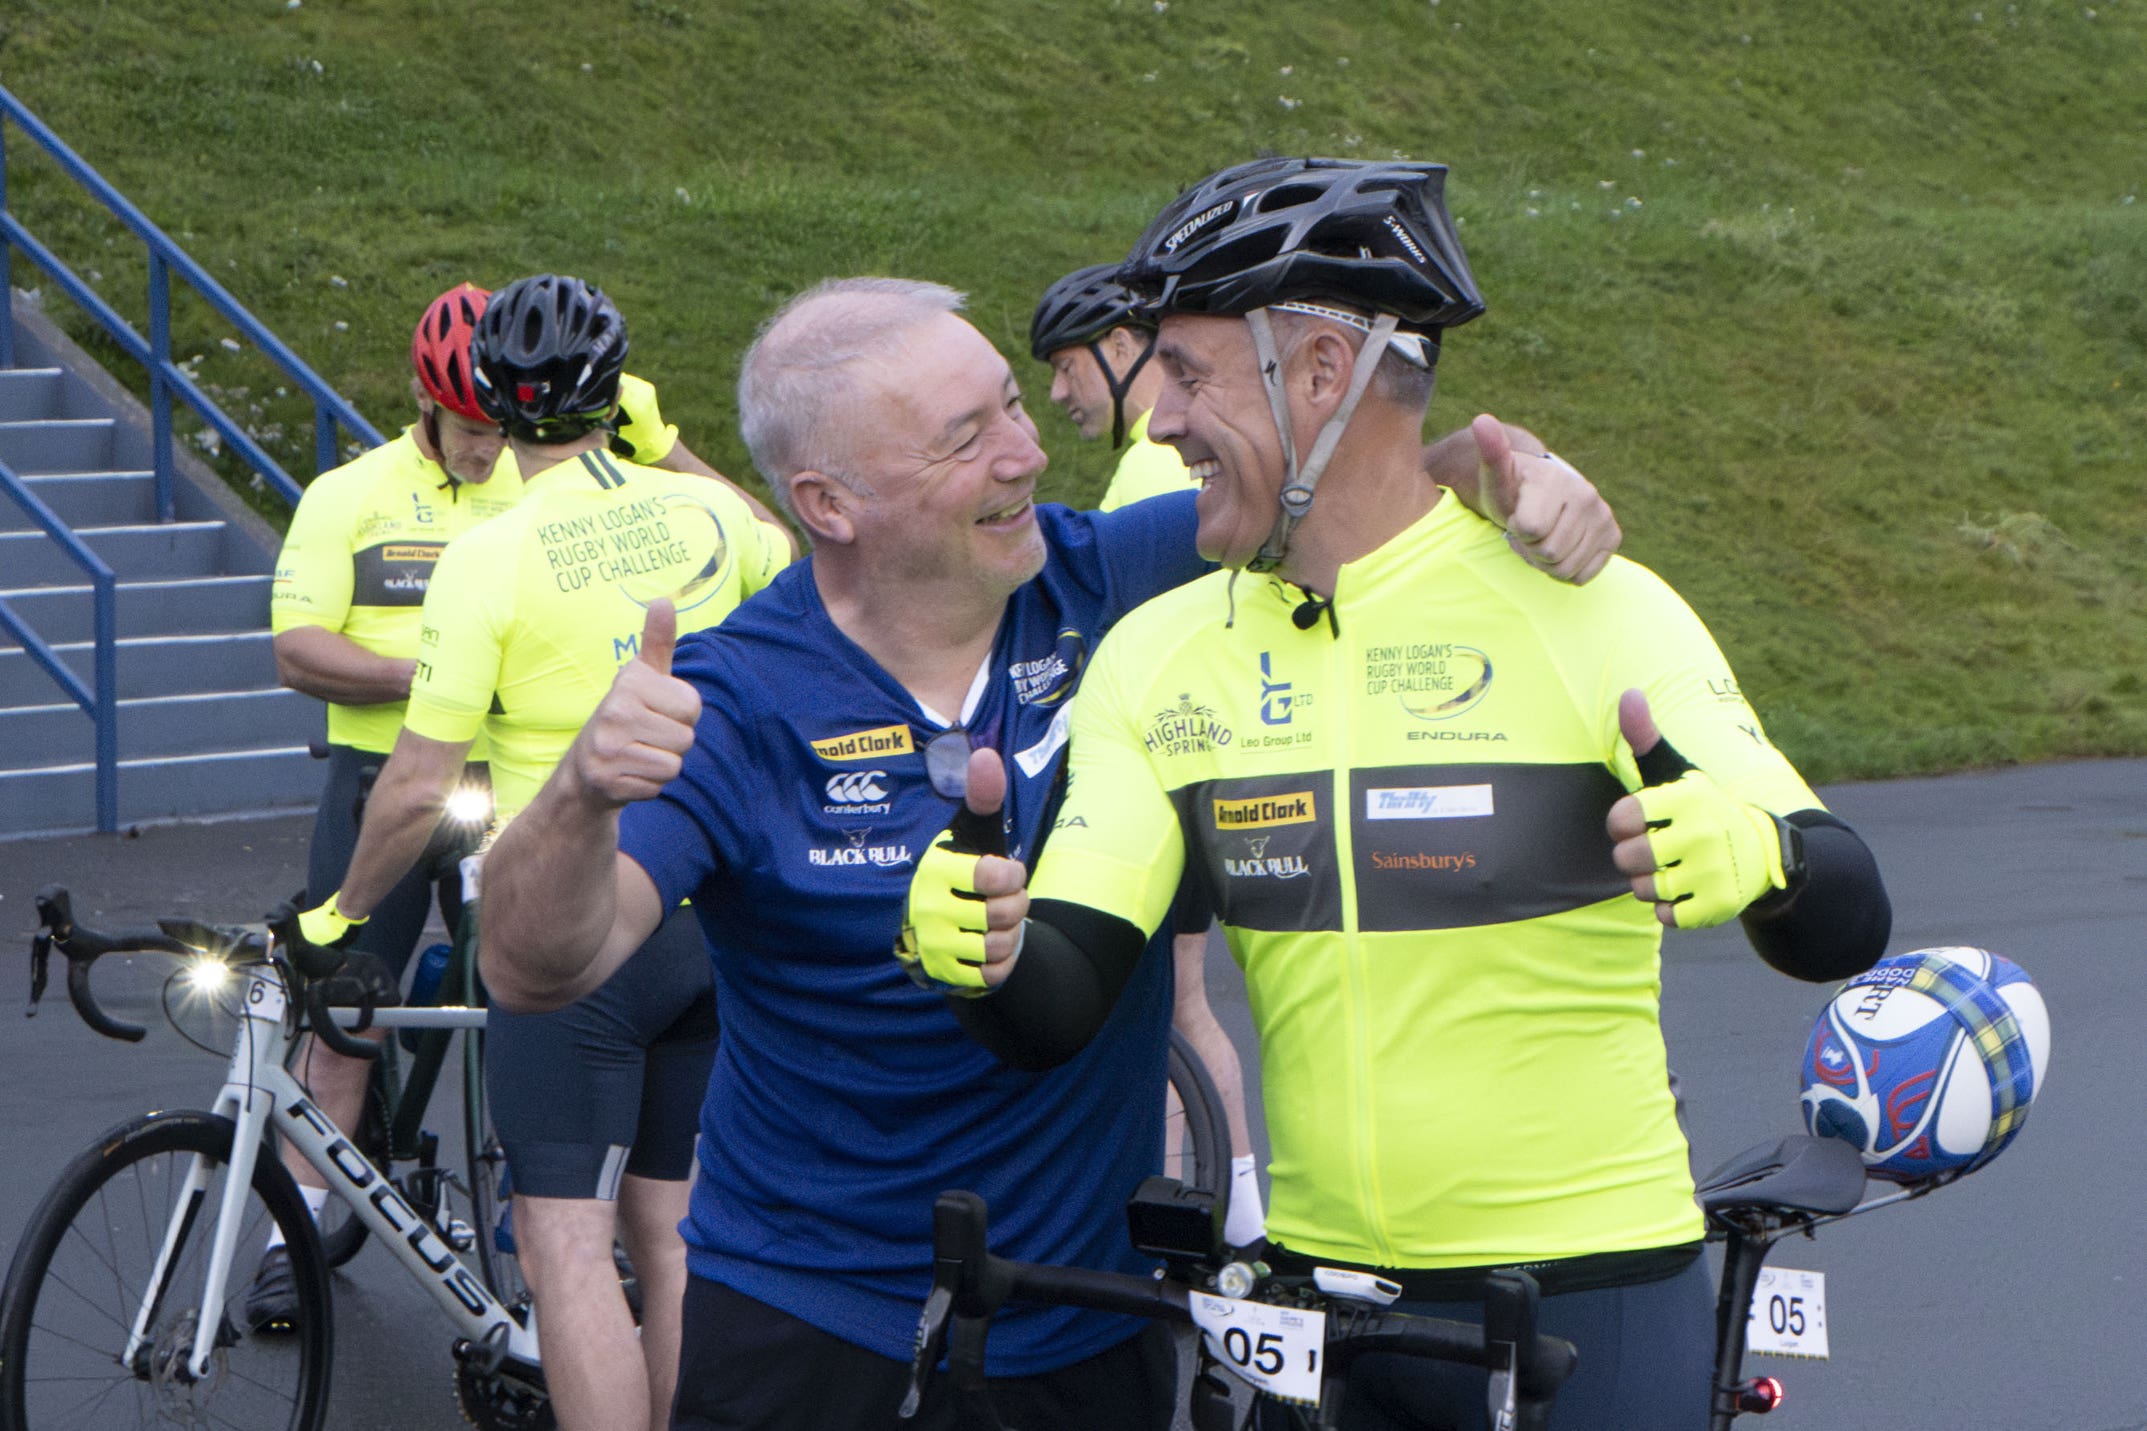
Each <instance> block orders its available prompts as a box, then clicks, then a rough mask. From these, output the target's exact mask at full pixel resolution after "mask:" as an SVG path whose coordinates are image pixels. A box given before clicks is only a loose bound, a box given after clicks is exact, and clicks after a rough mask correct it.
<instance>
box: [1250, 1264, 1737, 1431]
mask: <svg viewBox="0 0 2147 1431" xmlns="http://www.w3.org/2000/svg"><path fill="white" fill-rule="evenodd" d="M1539 1305H1540V1310H1539V1311H1538V1313H1537V1321H1536V1329H1537V1330H1538V1331H1539V1332H1543V1333H1545V1334H1547V1335H1549V1336H1554V1337H1564V1338H1565V1339H1566V1340H1567V1341H1570V1342H1572V1343H1573V1345H1574V1346H1575V1347H1576V1348H1577V1349H1578V1350H1579V1351H1580V1365H1579V1366H1578V1367H1577V1368H1576V1369H1575V1370H1574V1373H1573V1375H1572V1377H1571V1378H1569V1379H1568V1380H1567V1382H1566V1384H1565V1385H1564V1386H1563V1387H1561V1388H1560V1389H1559V1392H1558V1400H1557V1401H1556V1403H1554V1404H1553V1406H1552V1409H1551V1431H1707V1419H1708V1401H1709V1398H1710V1389H1711V1388H1712V1387H1713V1385H1714V1372H1715V1367H1714V1362H1715V1299H1714V1290H1713V1288H1712V1287H1710V1286H1709V1285H1708V1280H1707V1259H1706V1258H1705V1257H1695V1258H1693V1259H1692V1261H1691V1262H1690V1263H1688V1264H1687V1265H1686V1266H1685V1268H1684V1269H1683V1270H1682V1271H1679V1272H1677V1273H1674V1274H1673V1275H1671V1276H1668V1277H1665V1278H1662V1279H1661V1280H1660V1281H1655V1282H1640V1283H1632V1284H1628V1285H1625V1286H1620V1287H1602V1288H1596V1289H1593V1290H1589V1291H1584V1292H1565V1293H1561V1294H1560V1295H1557V1296H1545V1297H1544V1298H1543V1300H1542V1302H1541V1303H1540V1304H1539ZM1394 1310H1395V1311H1398V1312H1416V1313H1419V1314H1422V1315H1424V1316H1430V1317H1452V1318H1454V1319H1456V1320H1459V1321H1466V1322H1479V1323H1480V1322H1482V1320H1483V1303H1482V1302H1480V1301H1478V1302H1418V1301H1410V1300H1408V1299H1406V1298H1405V1299H1404V1300H1402V1301H1399V1302H1396V1303H1395V1304H1394ZM1487 1389H1488V1382H1487V1379H1486V1377H1485V1375H1484V1372H1483V1369H1482V1368H1480V1367H1472V1366H1457V1365H1454V1364H1451V1363H1447V1362H1431V1361H1425V1360H1423V1359H1421V1358H1419V1357H1405V1356H1392V1355H1385V1354H1381V1355H1373V1356H1366V1357H1363V1358H1361V1359H1360V1360H1359V1361H1358V1362H1357V1363H1356V1365H1355V1366H1354V1367H1353V1368H1352V1369H1351V1371H1350V1377H1349V1392H1348V1396H1347V1398H1346V1399H1345V1400H1344V1401H1343V1403H1342V1425H1343V1426H1344V1427H1345V1428H1348V1431H1483V1428H1485V1427H1486V1426H1488V1425H1489V1423H1490V1418H1489V1415H1488V1413H1487V1412H1486V1410H1485V1407H1484V1398H1485V1393H1486V1391H1487ZM1298 1415H1299V1413H1296V1412H1293V1411H1292V1410H1290V1409H1289V1408H1287V1407H1282V1406H1278V1405H1276V1404H1274V1403H1272V1402H1263V1403H1262V1404H1261V1412H1260V1420H1259V1427H1260V1431H1294V1428H1295V1427H1298V1426H1306V1425H1310V1424H1312V1423H1311V1422H1309V1421H1303V1420H1295V1419H1293V1417H1296V1416H1298Z"/></svg>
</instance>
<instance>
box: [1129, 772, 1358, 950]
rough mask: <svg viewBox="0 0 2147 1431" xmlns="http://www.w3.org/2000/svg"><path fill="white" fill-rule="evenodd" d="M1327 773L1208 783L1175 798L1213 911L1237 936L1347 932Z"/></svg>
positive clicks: (1193, 862) (1191, 858)
mask: <svg viewBox="0 0 2147 1431" xmlns="http://www.w3.org/2000/svg"><path fill="white" fill-rule="evenodd" d="M1333 788H1334V786H1333V777H1332V776H1331V775H1330V774H1328V773H1327V772H1326V771H1313V772H1306V773H1301V774H1296V775H1260V776H1251V777H1247V778H1244V779H1237V780H1204V781H1201V782H1200V783H1199V784H1196V785H1188V786H1186V787H1185V788H1184V789H1182V790H1175V791H1172V792H1171V801H1172V803H1173V804H1175V805H1176V806H1177V807H1178V824H1179V826H1180V828H1182V829H1183V830H1185V831H1186V845H1187V849H1188V850H1189V851H1190V852H1191V853H1190V854H1189V857H1188V859H1189V863H1190V864H1191V865H1192V867H1193V868H1194V869H1195V871H1196V872H1197V873H1198V875H1199V878H1200V880H1201V882H1202V885H1203V887H1204V890H1205V893H1206V895H1207V897H1208V899H1209V901H1210V906H1211V907H1212V908H1213V909H1214V911H1215V913H1216V915H1217V916H1218V917H1219V918H1221V920H1222V921H1223V923H1225V924H1229V925H1232V926H1234V927H1236V928H1239V929H1258V930H1266V931H1274V932H1288V933H1301V932H1305V931H1310V930H1335V929H1340V928H1341V927H1342V881H1341V878H1340V875H1339V872H1338V871H1337V870H1336V868H1335V841H1334V815H1335V812H1334V810H1333V809H1332V808H1331V807H1332V805H1333V804H1334V802H1333V801H1332V800H1331V799H1329V798H1328V792H1329V791H1330V790H1332V789H1333Z"/></svg>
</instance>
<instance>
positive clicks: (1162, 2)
mask: <svg viewBox="0 0 2147 1431" xmlns="http://www.w3.org/2000/svg"><path fill="white" fill-rule="evenodd" d="M1169 8H1170V0H1156V13H1157V14H1158V15H1160V14H1162V13H1163V12H1164V11H1165V10H1168V9H1169Z"/></svg>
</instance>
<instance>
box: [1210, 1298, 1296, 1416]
mask: <svg viewBox="0 0 2147 1431" xmlns="http://www.w3.org/2000/svg"><path fill="white" fill-rule="evenodd" d="M1191 1304H1192V1311H1193V1323H1194V1325H1195V1326H1197V1327H1199V1328H1200V1333H1201V1336H1202V1337H1204V1338H1205V1339H1206V1341H1207V1344H1208V1350H1209V1351H1210V1352H1211V1353H1213V1354H1214V1356H1215V1357H1216V1358H1217V1359H1218V1360H1220V1361H1221V1362H1222V1363H1223V1365H1224V1366H1227V1367H1229V1368H1230V1369H1231V1371H1233V1372H1235V1373H1236V1374H1237V1375H1238V1377H1239V1378H1240V1379H1242V1380H1243V1381H1245V1382H1246V1383H1247V1384H1248V1385H1251V1386H1253V1387H1256V1388H1258V1389H1259V1390H1260V1391H1263V1392H1265V1393H1266V1394H1267V1395H1269V1396H1273V1397H1278V1398H1280V1399H1281V1400H1284V1401H1294V1402H1297V1403H1298V1404H1299V1405H1303V1406H1317V1405H1319V1400H1320V1372H1321V1366H1320V1361H1321V1358H1322V1357H1323V1356H1324V1355H1325V1353H1326V1350H1327V1314H1326V1313H1325V1312H1308V1311H1305V1310H1303V1309H1302V1308H1298V1307H1271V1306H1269V1305H1268V1304H1267V1303H1265V1302H1242V1301H1238V1300H1236V1299H1235V1298H1231V1297H1211V1296H1209V1295H1208V1294H1207V1293H1205V1292H1195V1293H1193V1294H1192V1298H1191Z"/></svg>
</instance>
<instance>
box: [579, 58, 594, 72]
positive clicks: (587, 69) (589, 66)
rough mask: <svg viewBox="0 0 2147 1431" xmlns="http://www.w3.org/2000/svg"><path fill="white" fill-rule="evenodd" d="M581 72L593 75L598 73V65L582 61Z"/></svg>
mask: <svg viewBox="0 0 2147 1431" xmlns="http://www.w3.org/2000/svg"><path fill="white" fill-rule="evenodd" d="M581 72H582V73H583V74H585V75H593V74H595V73H596V66H595V65H592V64H590V63H589V62H588V61H586V60H584V61H583V62H582V67H581Z"/></svg>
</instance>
